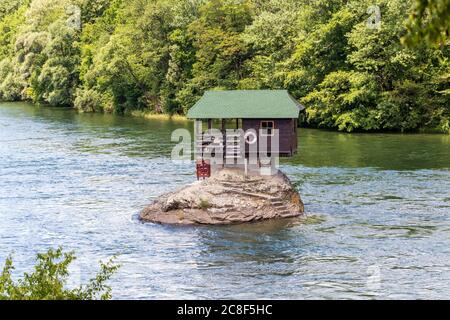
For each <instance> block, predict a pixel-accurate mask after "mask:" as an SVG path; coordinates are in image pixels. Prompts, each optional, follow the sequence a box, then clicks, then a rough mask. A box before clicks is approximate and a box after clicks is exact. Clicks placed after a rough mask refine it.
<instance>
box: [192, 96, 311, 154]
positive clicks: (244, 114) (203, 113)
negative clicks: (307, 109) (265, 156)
mask: <svg viewBox="0 0 450 320" xmlns="http://www.w3.org/2000/svg"><path fill="white" fill-rule="evenodd" d="M303 109H304V107H303V106H302V105H301V104H299V103H298V102H297V101H296V100H295V99H294V98H293V97H292V96H291V95H290V94H289V93H288V92H287V91H286V90H230V91H207V92H206V93H205V94H204V95H203V97H202V98H201V99H200V100H199V101H198V102H197V103H196V104H195V105H194V106H193V107H192V108H191V109H190V110H189V111H188V113H187V117H188V118H189V119H195V120H196V132H197V134H198V132H203V129H202V128H203V127H204V125H205V122H206V123H207V129H213V124H214V123H217V122H218V125H217V126H218V128H216V129H220V130H221V131H222V133H223V134H224V138H223V140H224V141H225V140H226V138H225V130H226V128H229V125H230V122H232V126H233V127H234V128H236V129H243V131H247V130H249V129H254V130H255V131H256V132H264V138H266V139H267V140H268V142H267V143H268V147H269V148H270V136H272V135H273V129H278V137H279V139H278V144H279V152H278V155H279V156H292V155H293V154H294V153H296V151H297V148H298V142H297V121H298V116H299V112H300V111H301V110H303ZM260 129H262V130H260ZM197 138H198V137H197ZM250 140H253V141H248V140H246V142H247V143H255V141H254V138H250ZM228 147H230V146H228V145H227V143H226V142H224V148H228ZM246 150H247V151H245V152H244V154H246V155H248V154H247V152H248V146H247V149H246Z"/></svg>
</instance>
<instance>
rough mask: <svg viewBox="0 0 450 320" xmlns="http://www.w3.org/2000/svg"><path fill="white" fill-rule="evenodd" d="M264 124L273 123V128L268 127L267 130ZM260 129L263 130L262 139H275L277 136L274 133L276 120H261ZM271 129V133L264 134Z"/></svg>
mask: <svg viewBox="0 0 450 320" xmlns="http://www.w3.org/2000/svg"><path fill="white" fill-rule="evenodd" d="M263 123H266V124H268V123H272V127H269V126H267V127H266V128H264V127H263ZM259 128H260V129H261V136H262V137H273V136H274V135H275V133H274V131H273V130H274V129H275V121H274V120H261V121H260V122H259ZM269 129H270V133H264V130H269Z"/></svg>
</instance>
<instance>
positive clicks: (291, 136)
mask: <svg viewBox="0 0 450 320" xmlns="http://www.w3.org/2000/svg"><path fill="white" fill-rule="evenodd" d="M261 121H273V122H274V125H275V129H278V130H279V134H280V142H279V143H280V155H281V156H291V155H292V154H293V153H295V152H296V151H297V127H296V119H243V120H242V129H243V130H244V131H246V130H248V129H255V130H256V131H257V132H259V129H260V125H261ZM268 146H269V147H270V139H269V140H268Z"/></svg>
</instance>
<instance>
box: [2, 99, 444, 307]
mask: <svg viewBox="0 0 450 320" xmlns="http://www.w3.org/2000/svg"><path fill="white" fill-rule="evenodd" d="M179 127H186V128H190V127H191V125H190V124H189V123H186V122H171V121H156V120H144V119H139V118H131V117H120V116H113V115H100V114H77V113H75V112H73V111H71V110H67V109H58V108H43V107H41V108H38V107H35V106H32V105H29V104H24V103H13V104H7V103H2V104H0V264H1V265H3V263H4V261H5V258H6V257H7V256H8V255H9V254H12V256H13V258H14V261H15V265H16V268H17V269H16V273H15V275H18V274H21V273H22V272H24V271H30V270H31V268H32V266H33V264H34V255H35V254H36V253H37V252H44V251H46V250H47V249H48V248H50V247H57V246H59V245H61V246H63V247H64V248H65V249H67V250H74V251H75V253H76V255H77V257H78V259H77V260H76V262H75V263H74V264H73V266H72V267H71V271H72V278H71V281H70V283H69V285H75V284H77V283H79V282H80V281H81V282H85V281H86V280H87V279H89V278H90V277H92V276H93V275H94V274H95V272H96V271H97V270H98V261H99V260H106V259H108V258H109V257H111V256H113V255H117V256H118V258H117V259H118V262H120V264H121V265H122V266H121V268H120V270H119V271H118V273H117V274H116V275H114V277H113V279H112V280H111V285H112V287H113V298H115V299H124V298H138V299H156V298H158V299H169V298H274V299H281V298H283V299H303V298H305V299H312V298H319V299H322V298H333V299H366V298H369V299H385V298H387V299H394V298H400V299H407V298H423V299H428V298H450V170H449V168H450V136H448V135H427V134H403V135H402V134H344V133H336V132H327V131H319V130H309V129H301V130H299V144H300V152H299V154H298V155H296V156H295V157H294V158H291V159H284V160H282V165H281V168H282V170H283V171H284V172H285V173H286V174H287V175H288V176H289V177H290V178H291V180H292V181H293V182H294V183H295V184H296V186H297V187H298V190H299V192H300V194H301V197H302V199H303V200H304V202H305V205H306V211H307V213H308V218H307V219H303V220H302V219H291V220H284V221H270V222H264V223H256V224H249V225H238V226H228V227H174V226H161V225H153V224H143V223H140V222H139V221H138V219H137V217H136V216H137V213H138V212H139V211H140V209H142V208H143V207H144V206H145V205H146V204H148V203H149V202H151V201H152V200H153V199H155V197H157V196H158V195H160V194H161V193H163V192H166V191H169V190H172V189H174V188H177V187H180V186H182V185H184V184H186V183H189V182H192V181H194V180H195V176H194V166H193V165H192V164H180V163H172V162H171V161H170V159H169V157H170V152H171V148H172V145H173V144H172V143H171V142H170V134H171V132H172V130H174V129H176V128H179Z"/></svg>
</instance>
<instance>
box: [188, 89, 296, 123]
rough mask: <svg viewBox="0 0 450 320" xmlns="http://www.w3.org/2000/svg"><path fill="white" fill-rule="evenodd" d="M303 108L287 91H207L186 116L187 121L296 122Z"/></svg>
mask: <svg viewBox="0 0 450 320" xmlns="http://www.w3.org/2000/svg"><path fill="white" fill-rule="evenodd" d="M302 109H304V107H303V106H302V105H301V104H300V103H298V102H297V101H296V100H295V99H294V98H293V97H292V96H291V95H290V94H289V93H288V92H287V90H230V91H207V92H205V94H204V95H203V97H202V98H201V99H200V100H199V101H198V102H197V103H196V104H195V105H194V106H193V107H192V108H191V109H189V111H188V113H187V117H188V118H189V119H234V118H240V119H270V118H284V119H286V118H291V119H292V118H297V117H298V113H299V111H300V110H302Z"/></svg>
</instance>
